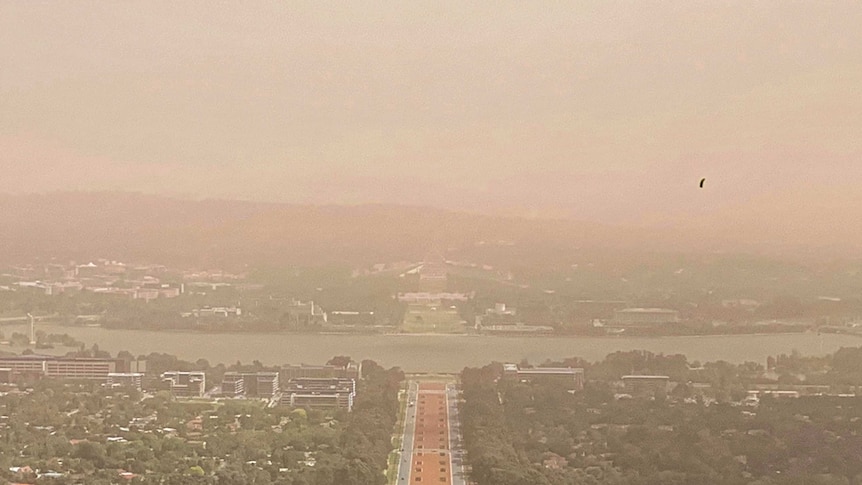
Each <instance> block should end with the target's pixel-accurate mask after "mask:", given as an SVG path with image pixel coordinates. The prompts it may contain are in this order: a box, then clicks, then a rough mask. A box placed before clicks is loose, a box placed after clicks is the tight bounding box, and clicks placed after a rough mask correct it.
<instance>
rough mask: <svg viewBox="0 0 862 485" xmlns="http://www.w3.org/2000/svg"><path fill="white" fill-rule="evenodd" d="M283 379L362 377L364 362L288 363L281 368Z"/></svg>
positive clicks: (284, 380) (285, 381)
mask: <svg viewBox="0 0 862 485" xmlns="http://www.w3.org/2000/svg"><path fill="white" fill-rule="evenodd" d="M280 375H281V379H282V381H283V382H284V383H285V384H286V383H287V382H288V381H290V380H292V379H302V378H332V377H338V378H342V379H354V380H357V381H358V380H360V379H362V364H361V363H357V362H349V363H348V364H347V365H344V366H339V365H329V364H327V365H305V364H301V365H286V366H284V367H282V368H281V372H280Z"/></svg>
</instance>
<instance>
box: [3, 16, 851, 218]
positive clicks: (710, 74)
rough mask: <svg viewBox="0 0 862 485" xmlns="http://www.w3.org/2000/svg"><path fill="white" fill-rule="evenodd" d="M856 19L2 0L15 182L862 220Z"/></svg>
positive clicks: (504, 207) (575, 211) (601, 213)
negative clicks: (832, 216) (858, 195)
mask: <svg viewBox="0 0 862 485" xmlns="http://www.w3.org/2000/svg"><path fill="white" fill-rule="evenodd" d="M860 25H862V5H860V4H859V3H858V2H850V1H846V2H790V1H775V2H690V1H679V2H651V3H649V5H647V3H645V2H629V1H619V2H482V3H479V4H478V5H477V4H474V5H467V2H353V3H350V4H348V5H345V4H344V3H343V2H342V3H334V2H333V3H325V2H256V3H254V4H250V3H241V2H220V3H218V4H215V3H213V2H143V3H138V4H128V3H116V2H92V3H88V4H86V3H79V2H11V1H10V2H2V3H0V173H2V176H0V192H42V191H52V190H65V189H75V190H79V189H80V190H101V189H121V190H134V191H145V192H156V193H166V194H173V195H186V196H192V197H230V198H242V199H256V200H272V201H286V202H312V203H362V202H392V203H403V204H420V205H431V206H438V207H446V208H455V209H467V210H474V211H484V212H495V213H507V214H521V215H535V216H549V215H553V216H561V215H562V216H567V217H573V218H579V219H588V220H600V221H610V222H621V223H631V222H636V223H668V222H675V221H679V220H685V221H690V220H698V219H700V218H702V217H706V216H705V214H706V215H709V219H708V220H710V221H712V220H720V221H724V222H726V223H728V224H730V226H729V227H731V226H733V225H734V224H737V225H739V224H757V223H758V221H762V222H764V223H766V222H770V221H771V222H774V219H775V217H780V218H790V219H793V218H798V219H794V220H793V221H790V222H792V223H793V224H795V225H799V226H804V222H805V221H806V220H808V219H804V218H803V217H805V218H809V217H812V216H811V211H812V210H814V213H815V214H816V213H817V211H816V210H815V209H816V208H817V207H821V208H822V210H824V211H829V212H831V213H833V214H835V213H837V214H839V215H840V216H841V217H843V218H845V219H848V220H853V219H854V218H855V219H856V220H862V207H860V204H856V202H858V200H857V199H856V198H854V196H853V195H852V194H853V193H855V192H862V190H860V189H859V187H860V185H862V184H860V183H862V157H860V154H862V137H860V134H862V91H860V86H862V29H860V28H859V26H860ZM701 177H706V178H707V182H706V185H705V188H704V189H703V190H700V189H697V183H698V181H699V180H700V178H701ZM848 194H849V195H848ZM812 208H814V209H812ZM803 209H806V210H803ZM776 214H778V215H779V216H776ZM737 216H738V217H739V218H740V220H734V217H737ZM857 216H858V217H857ZM743 219H744V220H743ZM782 220H783V219H782ZM728 221H730V222H728Z"/></svg>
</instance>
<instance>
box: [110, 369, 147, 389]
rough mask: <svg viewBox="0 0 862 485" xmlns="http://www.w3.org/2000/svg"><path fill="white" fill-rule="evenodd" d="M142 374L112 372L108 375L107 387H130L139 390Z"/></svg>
mask: <svg viewBox="0 0 862 485" xmlns="http://www.w3.org/2000/svg"><path fill="white" fill-rule="evenodd" d="M143 380H144V374H142V373H140V372H112V373H110V374H108V384H107V385H108V387H130V388H133V389H137V390H138V391H140V390H141V388H142V384H143Z"/></svg>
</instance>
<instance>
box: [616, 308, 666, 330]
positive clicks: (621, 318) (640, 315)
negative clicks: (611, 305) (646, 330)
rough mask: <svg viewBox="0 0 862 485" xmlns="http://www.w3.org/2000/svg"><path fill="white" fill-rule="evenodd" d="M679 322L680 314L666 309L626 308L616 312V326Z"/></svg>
mask: <svg viewBox="0 0 862 485" xmlns="http://www.w3.org/2000/svg"><path fill="white" fill-rule="evenodd" d="M676 322H679V312H678V311H676V310H668V309H665V308H624V309H622V310H615V311H614V321H613V323H614V324H616V325H622V326H635V325H659V324H663V323H676Z"/></svg>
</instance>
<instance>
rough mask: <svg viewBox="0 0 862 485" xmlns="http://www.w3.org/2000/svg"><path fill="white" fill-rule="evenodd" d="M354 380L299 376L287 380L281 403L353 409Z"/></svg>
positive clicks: (296, 405) (294, 405) (354, 395)
mask: <svg viewBox="0 0 862 485" xmlns="http://www.w3.org/2000/svg"><path fill="white" fill-rule="evenodd" d="M355 397H356V381H355V380H353V379H339V378H300V379H292V380H290V381H289V382H288V384H287V388H286V389H285V391H284V393H283V394H282V398H281V404H282V405H285V406H292V407H308V408H325V409H346V410H348V411H352V410H353V400H354V398H355Z"/></svg>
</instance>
